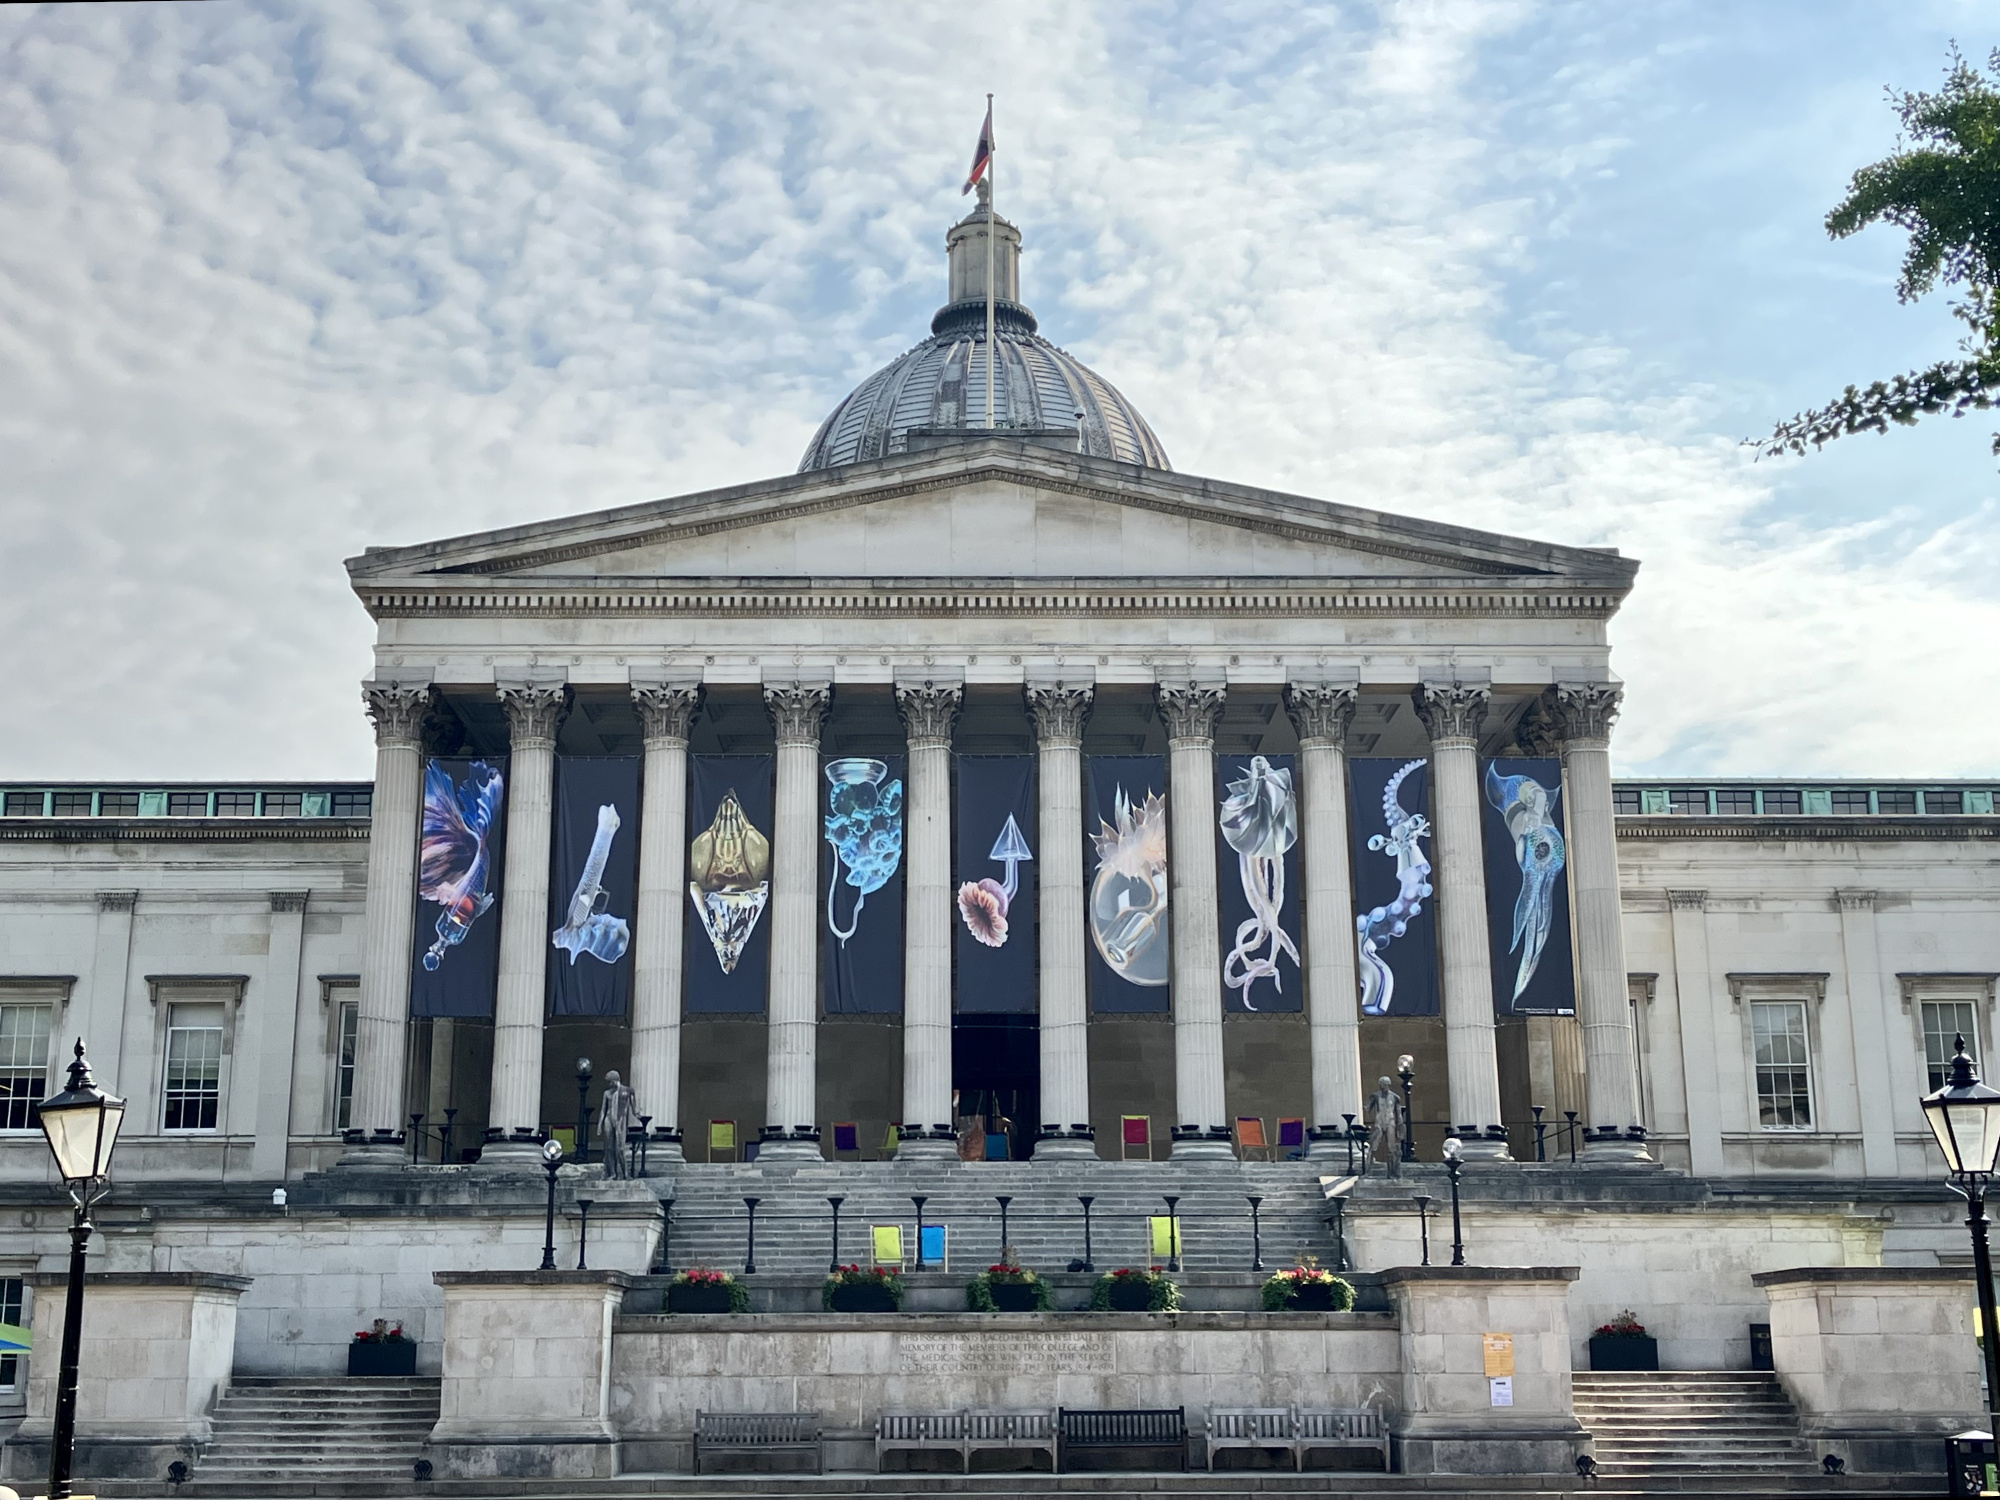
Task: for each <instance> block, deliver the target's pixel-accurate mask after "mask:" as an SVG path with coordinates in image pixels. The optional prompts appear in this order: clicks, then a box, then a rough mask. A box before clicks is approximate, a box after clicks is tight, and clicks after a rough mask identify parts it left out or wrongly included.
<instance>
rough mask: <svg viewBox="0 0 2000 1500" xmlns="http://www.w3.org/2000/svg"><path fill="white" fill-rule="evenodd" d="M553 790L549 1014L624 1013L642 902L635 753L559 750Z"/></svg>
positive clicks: (629, 1002) (628, 1000)
mask: <svg viewBox="0 0 2000 1500" xmlns="http://www.w3.org/2000/svg"><path fill="white" fill-rule="evenodd" d="M555 797H556V807H555V826H554V828H553V829H552V830H551V836H550V839H549V937H550V942H549V980H548V995H549V999H548V1008H549V1014H550V1015H552V1016H622V1015H624V1014H626V1012H627V1011H629V1010H630V1009H631V1007H632V922H633V919H634V918H635V916H636V915H637V913H638V909H639V852H638V851H639V758H638V757H637V756H635V755H592V756H582V755H559V756H557V757H556V791H555Z"/></svg>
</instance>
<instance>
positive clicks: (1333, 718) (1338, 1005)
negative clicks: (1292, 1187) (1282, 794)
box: [1285, 682, 1362, 1156]
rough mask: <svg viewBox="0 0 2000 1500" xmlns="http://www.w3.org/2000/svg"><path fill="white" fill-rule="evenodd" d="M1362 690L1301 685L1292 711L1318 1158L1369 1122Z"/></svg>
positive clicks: (1289, 694)
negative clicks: (1354, 820) (1353, 776)
mask: <svg viewBox="0 0 2000 1500" xmlns="http://www.w3.org/2000/svg"><path fill="white" fill-rule="evenodd" d="M1355 696H1356V694H1355V689H1353V688H1351V687H1329V686H1324V685H1318V684H1311V683H1299V682H1294V683H1292V684H1291V685H1290V686H1288V687H1287V688H1286V689H1285V711H1286V712H1287V713H1289V714H1290V715H1291V718H1292V727H1293V728H1295V729H1296V730H1298V732H1299V811H1300V813H1301V814H1302V818H1301V822H1302V825H1303V826H1302V828H1301V831H1300V840H1299V843H1300V850H1299V852H1300V856H1301V858H1302V861H1303V863H1304V865H1305V909H1306V910H1305V928H1306V999H1307V1003H1308V1004H1309V1006H1310V1007H1311V1022H1312V1024H1311V1036H1312V1131H1311V1134H1312V1145H1311V1147H1310V1153H1309V1154H1311V1155H1313V1156H1328V1155H1332V1154H1334V1153H1335V1152H1341V1153H1345V1152H1346V1151H1347V1150H1348V1149H1350V1148H1348V1147H1346V1146H1344V1145H1343V1144H1341V1143H1342V1142H1343V1141H1345V1139H1346V1136H1347V1126H1346V1124H1345V1123H1344V1122H1343V1121H1342V1119H1341V1116H1342V1115H1352V1116H1354V1118H1355V1119H1357V1120H1358V1119H1360V1118H1361V1099H1362V1093H1361V1011H1360V1007H1359V1004H1358V999H1359V995H1358V989H1357V985H1358V981H1357V979H1356V977H1355V967H1354V888H1353V882H1352V881H1351V879H1350V878H1349V876H1348V864H1347V858H1348V855H1347V750H1346V748H1345V746H1346V740H1347V726H1348V725H1349V724H1351V723H1353V722H1354V700H1355Z"/></svg>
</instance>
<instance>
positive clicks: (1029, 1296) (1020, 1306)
mask: <svg viewBox="0 0 2000 1500" xmlns="http://www.w3.org/2000/svg"><path fill="white" fill-rule="evenodd" d="M986 1289H987V1291H989V1292H991V1293H992V1294H993V1310H994V1311H995V1312H1033V1311H1035V1306H1036V1297H1035V1289H1034V1288H1033V1287H1032V1286H1024V1285H1022V1284H1020V1283H1018V1282H1007V1281H994V1282H989V1283H988V1284H987V1287H986Z"/></svg>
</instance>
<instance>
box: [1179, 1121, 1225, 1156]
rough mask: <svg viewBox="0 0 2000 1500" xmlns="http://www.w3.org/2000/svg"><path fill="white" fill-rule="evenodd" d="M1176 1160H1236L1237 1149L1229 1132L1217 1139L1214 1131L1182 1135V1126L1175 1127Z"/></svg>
mask: <svg viewBox="0 0 2000 1500" xmlns="http://www.w3.org/2000/svg"><path fill="white" fill-rule="evenodd" d="M1172 1159H1173V1160H1174V1161H1234V1160H1235V1159H1236V1151H1235V1148H1234V1147H1233V1146H1231V1145H1230V1143H1229V1132H1228V1131H1226V1130H1225V1131H1224V1132H1223V1133H1222V1138H1221V1139H1220V1140H1217V1139H1216V1138H1215V1135H1214V1133H1213V1132H1209V1133H1206V1134H1202V1135H1194V1134H1189V1135H1185V1136H1184V1135H1182V1134H1181V1127H1179V1126H1175V1127H1174V1150H1173V1157H1172Z"/></svg>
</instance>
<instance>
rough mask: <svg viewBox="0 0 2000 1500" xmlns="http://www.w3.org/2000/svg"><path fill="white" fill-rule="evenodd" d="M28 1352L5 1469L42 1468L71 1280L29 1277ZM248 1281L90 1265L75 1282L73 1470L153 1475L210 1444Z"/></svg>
mask: <svg viewBox="0 0 2000 1500" xmlns="http://www.w3.org/2000/svg"><path fill="white" fill-rule="evenodd" d="M28 1282H29V1284H30V1285H31V1286H33V1287H34V1288H35V1348H36V1350H37V1355H36V1357H35V1358H34V1359H33V1360H31V1361H30V1362H29V1364H28V1416H27V1420H26V1421H24V1422H23V1423H22V1424H21V1426H20V1430H19V1431H18V1432H16V1433H15V1435H14V1436H13V1437H12V1438H10V1439H9V1440H8V1471H9V1472H10V1473H11V1474H13V1475H16V1476H28V1475H36V1474H40V1475H44V1476H46V1474H47V1473H48V1464H49V1434H50V1431H51V1429H52V1427H53V1425H54V1421H55V1395H56V1392H55V1383H56V1374H57V1368H58V1364H59V1361H58V1358H57V1354H58V1351H59V1350H61V1348H62V1339H63V1323H64V1321H65V1313H66V1308H65V1306H64V1301H65V1299H64V1291H65V1289H66V1288H67V1286H68V1283H69V1278H68V1277H67V1276H66V1275H62V1274H46V1273H45V1274H39V1275H35V1276H31V1277H29V1278H28ZM249 1285H250V1278H249V1277H248V1276H217V1275H213V1274H211V1273H208V1272H202V1271H97V1272H93V1273H91V1274H90V1275H88V1276H86V1277H85V1278H84V1296H83V1346H82V1349H81V1351H80V1353H79V1358H78V1362H77V1371H78V1375H77V1387H76V1450H75V1460H74V1463H75V1472H76V1473H77V1474H78V1475H79V1476H86V1475H87V1476H93V1477H98V1478H143V1479H154V1480H157V1479H160V1478H162V1477H164V1475H165V1474H166V1468H167V1465H168V1464H169V1463H171V1462H172V1461H173V1460H174V1459H175V1458H176V1457H178V1456H180V1452H181V1449H182V1448H183V1446H184V1445H197V1444H204V1443H206V1442H208V1440H209V1436H210V1428H211V1423H210V1417H211V1414H212V1413H213V1412H214V1410H215V1403H216V1402H217V1400H219V1399H220V1397H221V1395H222V1393H223V1391H225V1390H226V1389H228V1387H229V1370H230V1363H231V1360H232V1357H233V1355H234V1352H235V1348H236V1301H237V1298H239V1297H240V1296H242V1295H243V1292H244V1290H245V1289H246V1288H247V1287H248V1286H249Z"/></svg>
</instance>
